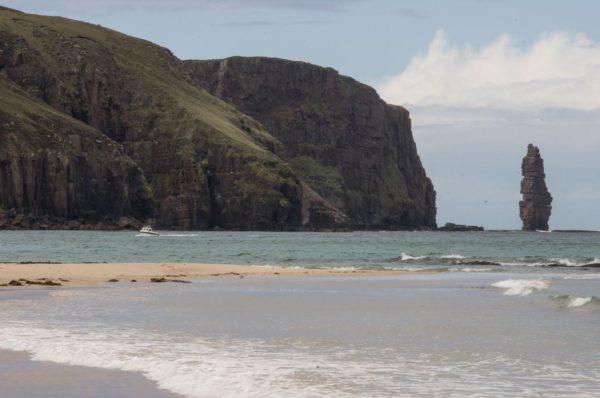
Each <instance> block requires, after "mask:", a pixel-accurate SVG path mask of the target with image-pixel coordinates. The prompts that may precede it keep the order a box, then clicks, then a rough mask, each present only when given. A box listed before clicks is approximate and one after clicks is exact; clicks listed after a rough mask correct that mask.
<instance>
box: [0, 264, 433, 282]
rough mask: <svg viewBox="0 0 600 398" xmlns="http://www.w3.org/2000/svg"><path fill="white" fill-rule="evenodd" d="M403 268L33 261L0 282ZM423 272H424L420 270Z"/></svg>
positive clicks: (0, 274) (2, 274)
mask: <svg viewBox="0 0 600 398" xmlns="http://www.w3.org/2000/svg"><path fill="white" fill-rule="evenodd" d="M414 273H416V272H413V271H402V270H353V269H335V268H329V269H315V268H298V267H293V268H292V267H276V266H258V265H232V264H198V263H193V264H192V263H64V264H51V263H33V264H15V263H5V264H0V284H6V283H8V282H10V281H11V280H19V279H26V280H30V281H40V280H45V279H48V280H52V281H54V282H58V283H61V284H62V285H67V286H72V285H90V284H98V283H103V282H107V281H109V280H111V279H116V280H118V281H124V282H128V281H131V280H133V279H135V280H136V281H139V282H148V281H150V279H151V278H166V279H177V280H185V279H186V278H187V279H190V278H210V277H219V276H230V277H231V276H233V277H244V276H278V275H282V276H325V275H398V274H414ZM419 273H422V272H419Z"/></svg>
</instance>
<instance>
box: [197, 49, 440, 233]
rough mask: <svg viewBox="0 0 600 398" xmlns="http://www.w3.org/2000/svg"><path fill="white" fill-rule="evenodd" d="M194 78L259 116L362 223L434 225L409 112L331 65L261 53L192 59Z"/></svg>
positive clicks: (297, 163) (291, 156) (328, 195)
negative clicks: (264, 55)
mask: <svg viewBox="0 0 600 398" xmlns="http://www.w3.org/2000/svg"><path fill="white" fill-rule="evenodd" d="M186 63H187V66H188V69H189V70H190V74H191V76H192V78H193V80H194V82H195V83H196V84H197V85H198V86H200V87H203V88H205V89H206V90H208V91H209V92H210V93H212V94H214V95H216V96H218V97H220V98H222V99H223V100H225V101H227V102H230V103H232V104H233V105H235V106H236V107H237V108H238V109H240V110H241V111H242V112H245V113H246V114H248V115H250V116H252V117H253V118H254V119H256V120H258V121H260V122H261V123H262V124H263V125H264V126H265V127H266V128H267V130H268V131H269V132H270V133H271V134H273V135H274V136H275V137H276V138H277V139H278V140H279V141H280V142H281V143H282V144H283V148H282V149H281V150H282V153H283V156H284V157H285V158H286V159H288V160H289V162H290V164H291V165H292V167H293V169H294V170H295V171H296V172H297V173H298V174H299V175H300V176H301V177H302V178H303V179H304V180H305V181H306V182H307V183H309V184H310V185H311V187H312V188H313V189H314V190H315V191H316V192H317V193H318V194H319V195H321V196H322V197H323V198H325V199H326V200H327V201H328V202H329V203H331V204H333V205H334V206H336V207H337V208H338V209H340V210H341V211H342V212H344V213H345V214H346V215H348V217H349V218H350V220H351V221H350V222H351V223H352V224H353V225H355V226H363V227H368V228H382V227H383V228H385V227H392V228H398V227H435V225H436V221H435V216H436V206H435V191H434V189H433V185H432V183H431V181H430V180H429V178H427V176H426V174H425V170H424V169H423V166H422V165H421V161H420V159H419V156H418V154H417V149H416V145H415V142H414V139H413V136H412V132H411V120H410V117H409V113H408V111H407V110H406V109H404V108H402V107H399V106H393V105H388V104H386V103H385V102H384V101H383V100H381V99H380V98H379V96H378V95H377V93H376V92H375V90H374V89H372V88H371V87H368V86H366V85H364V84H361V83H359V82H357V81H355V80H353V79H351V78H349V77H346V76H342V75H340V74H339V73H338V72H337V71H335V70H333V69H331V68H323V67H319V66H315V65H311V64H308V63H304V62H293V61H287V60H281V59H273V58H262V57H252V58H245V57H232V58H227V59H222V60H209V61H186Z"/></svg>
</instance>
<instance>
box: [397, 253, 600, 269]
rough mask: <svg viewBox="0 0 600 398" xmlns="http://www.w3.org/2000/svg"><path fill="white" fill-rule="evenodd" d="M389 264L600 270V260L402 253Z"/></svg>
mask: <svg viewBox="0 0 600 398" xmlns="http://www.w3.org/2000/svg"><path fill="white" fill-rule="evenodd" d="M388 261H389V262H396V263H398V262H399V263H406V264H419V265H454V266H456V265H458V266H461V265H462V266H466V267H471V266H505V267H573V268H577V267H579V268H600V258H598V257H595V258H588V259H584V260H579V261H577V260H573V259H569V258H554V257H553V258H493V257H476V256H471V257H469V256H465V255H462V254H442V255H413V254H407V253H402V254H401V255H400V256H399V257H396V258H392V259H390V260H388Z"/></svg>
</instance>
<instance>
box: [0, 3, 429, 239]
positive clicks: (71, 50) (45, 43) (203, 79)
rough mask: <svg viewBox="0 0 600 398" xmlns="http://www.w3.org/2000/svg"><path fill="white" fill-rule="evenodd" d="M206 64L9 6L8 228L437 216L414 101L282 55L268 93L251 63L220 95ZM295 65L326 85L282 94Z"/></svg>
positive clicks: (319, 223)
mask: <svg viewBox="0 0 600 398" xmlns="http://www.w3.org/2000/svg"><path fill="white" fill-rule="evenodd" d="M199 65H209V66H210V65H211V63H206V64H197V63H191V62H190V63H187V62H182V61H180V60H179V59H177V58H176V57H175V56H174V55H173V54H172V53H171V52H170V51H169V50H167V49H164V48H162V47H159V46H157V45H155V44H152V43H149V42H147V41H144V40H140V39H136V38H132V37H129V36H126V35H123V34H120V33H118V32H115V31H112V30H109V29H105V28H102V27H99V26H95V25H90V24H87V23H81V22H77V21H72V20H68V19H64V18H59V17H43V16H36V15H29V14H25V13H21V12H18V11H14V10H9V9H5V8H0V84H1V85H2V87H3V90H2V91H1V92H0V101H2V104H4V108H3V109H2V112H1V120H0V121H1V122H2V124H1V125H0V144H1V145H2V147H0V190H1V191H0V211H4V212H5V213H7V214H9V218H8V219H7V220H8V221H10V222H5V224H6V223H8V224H10V225H13V221H14V218H17V217H19V219H21V220H22V219H23V218H24V217H25V218H27V219H28V220H31V223H29V224H28V223H25V224H22V225H21V224H19V223H17V224H15V226H18V225H21V226H22V227H28V226H29V225H31V224H32V223H33V224H35V223H37V224H39V225H42V226H44V225H48V224H52V223H61V222H63V221H64V220H76V222H72V223H71V225H73V226H78V225H94V222H96V221H98V220H117V219H119V218H121V219H122V218H123V217H129V218H132V219H135V220H137V221H138V222H142V221H147V220H149V221H151V222H153V224H154V225H155V226H157V227H158V228H171V229H202V228H216V227H220V228H240V229H296V228H319V229H320V228H345V227H347V226H351V225H359V226H365V227H376V226H379V225H385V226H390V227H393V228H421V227H429V226H432V225H435V193H434V191H433V187H432V186H431V183H430V181H429V180H428V179H427V177H426V176H425V172H424V170H423V168H422V166H421V164H420V161H419V159H418V156H417V154H416V148H415V144H414V141H413V139H412V136H411V134H410V119H409V117H408V112H406V111H405V110H404V109H402V108H399V107H392V106H388V105H386V104H385V103H383V101H381V100H380V99H379V98H378V97H377V95H376V94H375V92H374V91H373V90H372V89H370V88H368V87H367V86H363V85H360V84H359V83H356V82H354V81H353V80H351V79H349V78H342V77H340V76H339V75H338V74H337V72H335V71H333V70H331V69H326V68H318V67H314V66H312V65H310V66H308V67H307V66H306V65H308V64H303V63H294V62H289V63H276V64H273V65H271V66H270V69H269V71H270V72H275V71H278V72H277V73H274V76H273V77H277V76H279V78H278V79H279V80H276V81H271V80H266V81H265V82H263V83H262V85H260V84H259V86H256V84H257V81H256V80H255V79H253V78H252V77H251V76H250V75H251V74H252V72H251V69H250V70H247V71H245V72H243V73H242V71H244V70H245V69H244V68H246V67H245V66H243V65H242V66H243V67H242V68H241V69H240V75H238V76H237V77H239V78H240V79H239V80H234V79H233V77H234V76H233V75H230V74H227V73H225V75H224V79H221V80H220V83H219V84H220V85H221V88H220V89H219V90H216V89H214V90H213V89H210V90H208V91H207V90H204V87H209V86H210V85H209V84H208V82H210V79H209V76H204V75H203V73H202V70H203V69H202V68H203V67H197V66H199ZM294 65H295V66H294ZM290 68H291V70H292V71H293V70H295V69H298V68H299V69H300V72H298V73H297V74H296V75H294V74H293V73H292V74H290V73H291V72H290ZM305 69H306V70H305ZM218 73H220V72H218ZM218 73H217V74H218ZM248 73H250V75H248ZM288 74H290V78H293V79H301V80H302V79H309V80H314V81H312V82H311V81H308V82H305V83H304V85H300V86H299V87H298V88H297V89H296V88H293V90H300V91H298V98H296V97H293V96H292V97H290V92H289V91H286V90H277V87H276V86H277V85H278V84H282V85H285V84H289V82H288V83H286V79H285V76H287V75H288ZM293 76H296V77H293ZM323 79H324V80H323ZM294 84H296V83H294ZM235 85H239V86H240V87H241V88H243V90H246V91H243V92H240V95H242V94H243V93H245V94H244V95H246V97H247V96H257V97H259V98H262V99H268V102H265V103H264V104H263V105H264V106H265V108H264V109H263V108H260V109H259V110H262V111H256V112H255V111H254V110H253V109H250V108H248V106H247V105H249V104H254V105H257V103H256V102H253V101H241V100H239V99H238V98H237V97H236V96H231V98H228V96H227V95H225V93H228V92H231V90H234V87H235ZM4 87H7V89H6V90H5V89H4ZM261 87H262V88H261ZM282 87H285V86H282ZM8 88H10V89H8ZM209 88H210V87H209ZM228 90H229V91H228ZM209 91H210V92H209ZM13 92H14V93H18V95H14V94H13ZM211 93H214V94H216V95H212V94H211ZM336 96H340V100H339V101H338V103H336V101H335V97H336ZM218 97H221V98H218ZM278 97H279V98H278ZM17 98H18V100H17ZM278 101H279V102H280V103H281V104H282V105H285V107H284V108H282V112H288V111H290V110H291V109H295V108H296V107H299V108H301V109H302V111H301V113H300V114H297V113H294V112H292V113H291V114H290V116H289V117H283V116H282V115H280V114H279V113H278V112H272V111H271V109H272V108H273V106H274V105H273V104H274V103H277V102H278ZM294 101H295V102H294ZM242 112H244V113H242ZM255 118H256V119H255ZM303 118H304V119H303ZM257 119H258V121H257ZM286 125H289V126H288V127H286ZM303 125H304V126H305V127H304V130H302V128H303V127H302V126H303ZM327 125H330V128H326V126H327ZM313 127H314V128H313ZM269 129H272V130H273V131H274V133H273V134H274V135H275V136H274V135H272V134H271V133H272V132H271V131H269ZM303 131H304V132H303ZM301 133H302V134H304V135H305V136H304V137H302V136H298V134H301ZM44 217H45V218H44ZM53 217H54V218H53ZM0 218H1V217H0ZM5 218H6V217H5ZM42 218H43V220H42ZM55 218H56V219H60V220H62V221H56V222H55V221H53V220H54V219H55ZM38 219H40V220H41V221H39V222H38V221H36V220H38ZM0 223H2V222H1V221H0ZM120 224H124V225H130V224H131V225H137V224H136V223H135V222H134V223H128V222H121V223H120Z"/></svg>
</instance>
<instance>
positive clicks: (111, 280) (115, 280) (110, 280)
mask: <svg viewBox="0 0 600 398" xmlns="http://www.w3.org/2000/svg"><path fill="white" fill-rule="evenodd" d="M118 281H119V280H118V279H109V280H107V282H118Z"/></svg>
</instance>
